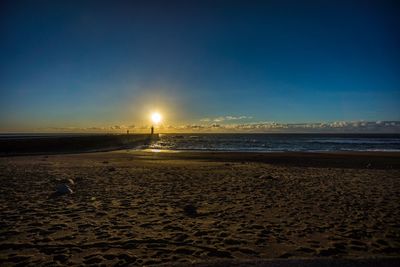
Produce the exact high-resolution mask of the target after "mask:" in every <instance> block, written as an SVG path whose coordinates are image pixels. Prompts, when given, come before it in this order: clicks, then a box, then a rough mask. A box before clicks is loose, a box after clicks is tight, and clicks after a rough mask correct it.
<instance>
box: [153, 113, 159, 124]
mask: <svg viewBox="0 0 400 267" xmlns="http://www.w3.org/2000/svg"><path fill="white" fill-rule="evenodd" d="M151 120H152V121H153V123H155V124H157V123H159V122H160V121H161V114H160V113H158V112H154V113H152V114H151Z"/></svg>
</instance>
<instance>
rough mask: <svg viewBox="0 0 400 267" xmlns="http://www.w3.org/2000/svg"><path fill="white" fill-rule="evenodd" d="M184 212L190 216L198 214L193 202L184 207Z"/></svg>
mask: <svg viewBox="0 0 400 267" xmlns="http://www.w3.org/2000/svg"><path fill="white" fill-rule="evenodd" d="M183 212H184V213H185V214H186V215H189V216H196V215H197V208H196V207H195V206H193V205H191V204H188V205H186V206H185V207H183Z"/></svg>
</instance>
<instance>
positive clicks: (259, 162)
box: [0, 151, 400, 266]
mask: <svg viewBox="0 0 400 267" xmlns="http://www.w3.org/2000/svg"><path fill="white" fill-rule="evenodd" d="M399 162H400V155H399V154H396V153H362V154H359V153H356V154H354V153H352V154H349V153H347V154H346V153H344V154H343V153H334V154H332V153H331V154H302V153H290V154H288V153H279V154H254V153H195V152H187V153H153V152H127V151H115V152H103V153H89V154H71V155H50V156H43V155H42V156H19V157H3V158H0V179H1V186H0V212H1V213H0V214H1V217H0V265H2V266H8V265H17V264H20V265H21V266H22V265H29V264H31V265H46V264H49V265H50V264H52V263H56V264H61V265H67V264H70V265H82V264H93V265H99V264H106V265H127V264H132V265H153V264H154V265H156V264H164V265H171V264H181V266H186V265H188V264H198V266H208V265H214V266H229V265H232V264H233V263H236V264H241V263H242V265H243V266H245V265H246V264H247V265H246V266H250V265H253V264H254V263H257V264H259V265H258V266H289V265H296V264H298V265H299V266H307V265H312V264H314V265H313V266H317V265H315V259H320V260H321V259H322V260H325V259H328V260H325V261H324V262H323V263H327V264H328V265H325V266H340V265H337V264H339V263H340V262H339V263H337V262H336V261H335V260H332V259H356V260H357V259H359V260H358V261H356V262H358V263H360V262H361V263H362V262H363V260H360V259H366V258H367V259H371V260H367V261H365V260H364V262H366V264H372V265H370V266H376V265H379V264H381V266H394V265H393V264H396V263H398V262H399V260H398V259H399V257H400V168H399V166H400V164H399ZM65 179H72V180H73V181H74V182H75V185H73V186H71V188H72V190H73V191H74V193H73V194H70V195H64V196H56V197H51V196H52V193H54V190H55V187H56V185H57V184H59V183H60V182H61V181H62V180H65ZM275 259H287V260H283V261H282V260H275ZM304 259H305V260H304ZM307 259H314V261H312V262H309V261H308V260H307ZM271 260H273V261H271ZM332 262H333V263H334V264H333V265H329V264H331V263H332ZM335 262H336V263H335ZM292 263H293V264H292ZM342 263H343V262H342ZM347 263H348V262H347ZM350 263H351V261H350ZM218 264H219V265H218ZM285 264H286V265H285ZM287 264H289V265H287ZM335 264H336V265H335ZM385 264H386V265H385ZM235 266H239V265H235ZM349 266H351V265H349ZM360 266H362V265H360Z"/></svg>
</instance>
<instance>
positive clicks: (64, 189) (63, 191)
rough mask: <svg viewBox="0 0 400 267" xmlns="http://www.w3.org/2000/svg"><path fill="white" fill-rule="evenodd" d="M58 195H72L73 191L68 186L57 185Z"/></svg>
mask: <svg viewBox="0 0 400 267" xmlns="http://www.w3.org/2000/svg"><path fill="white" fill-rule="evenodd" d="M56 193H57V194H59V195H65V194H72V193H73V191H72V189H71V188H70V187H69V186H68V185H67V184H59V185H57V189H56Z"/></svg>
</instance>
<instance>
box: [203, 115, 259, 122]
mask: <svg viewBox="0 0 400 267" xmlns="http://www.w3.org/2000/svg"><path fill="white" fill-rule="evenodd" d="M252 118H253V117H252V116H219V117H215V118H203V119H200V122H224V121H233V120H247V119H252Z"/></svg>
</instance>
